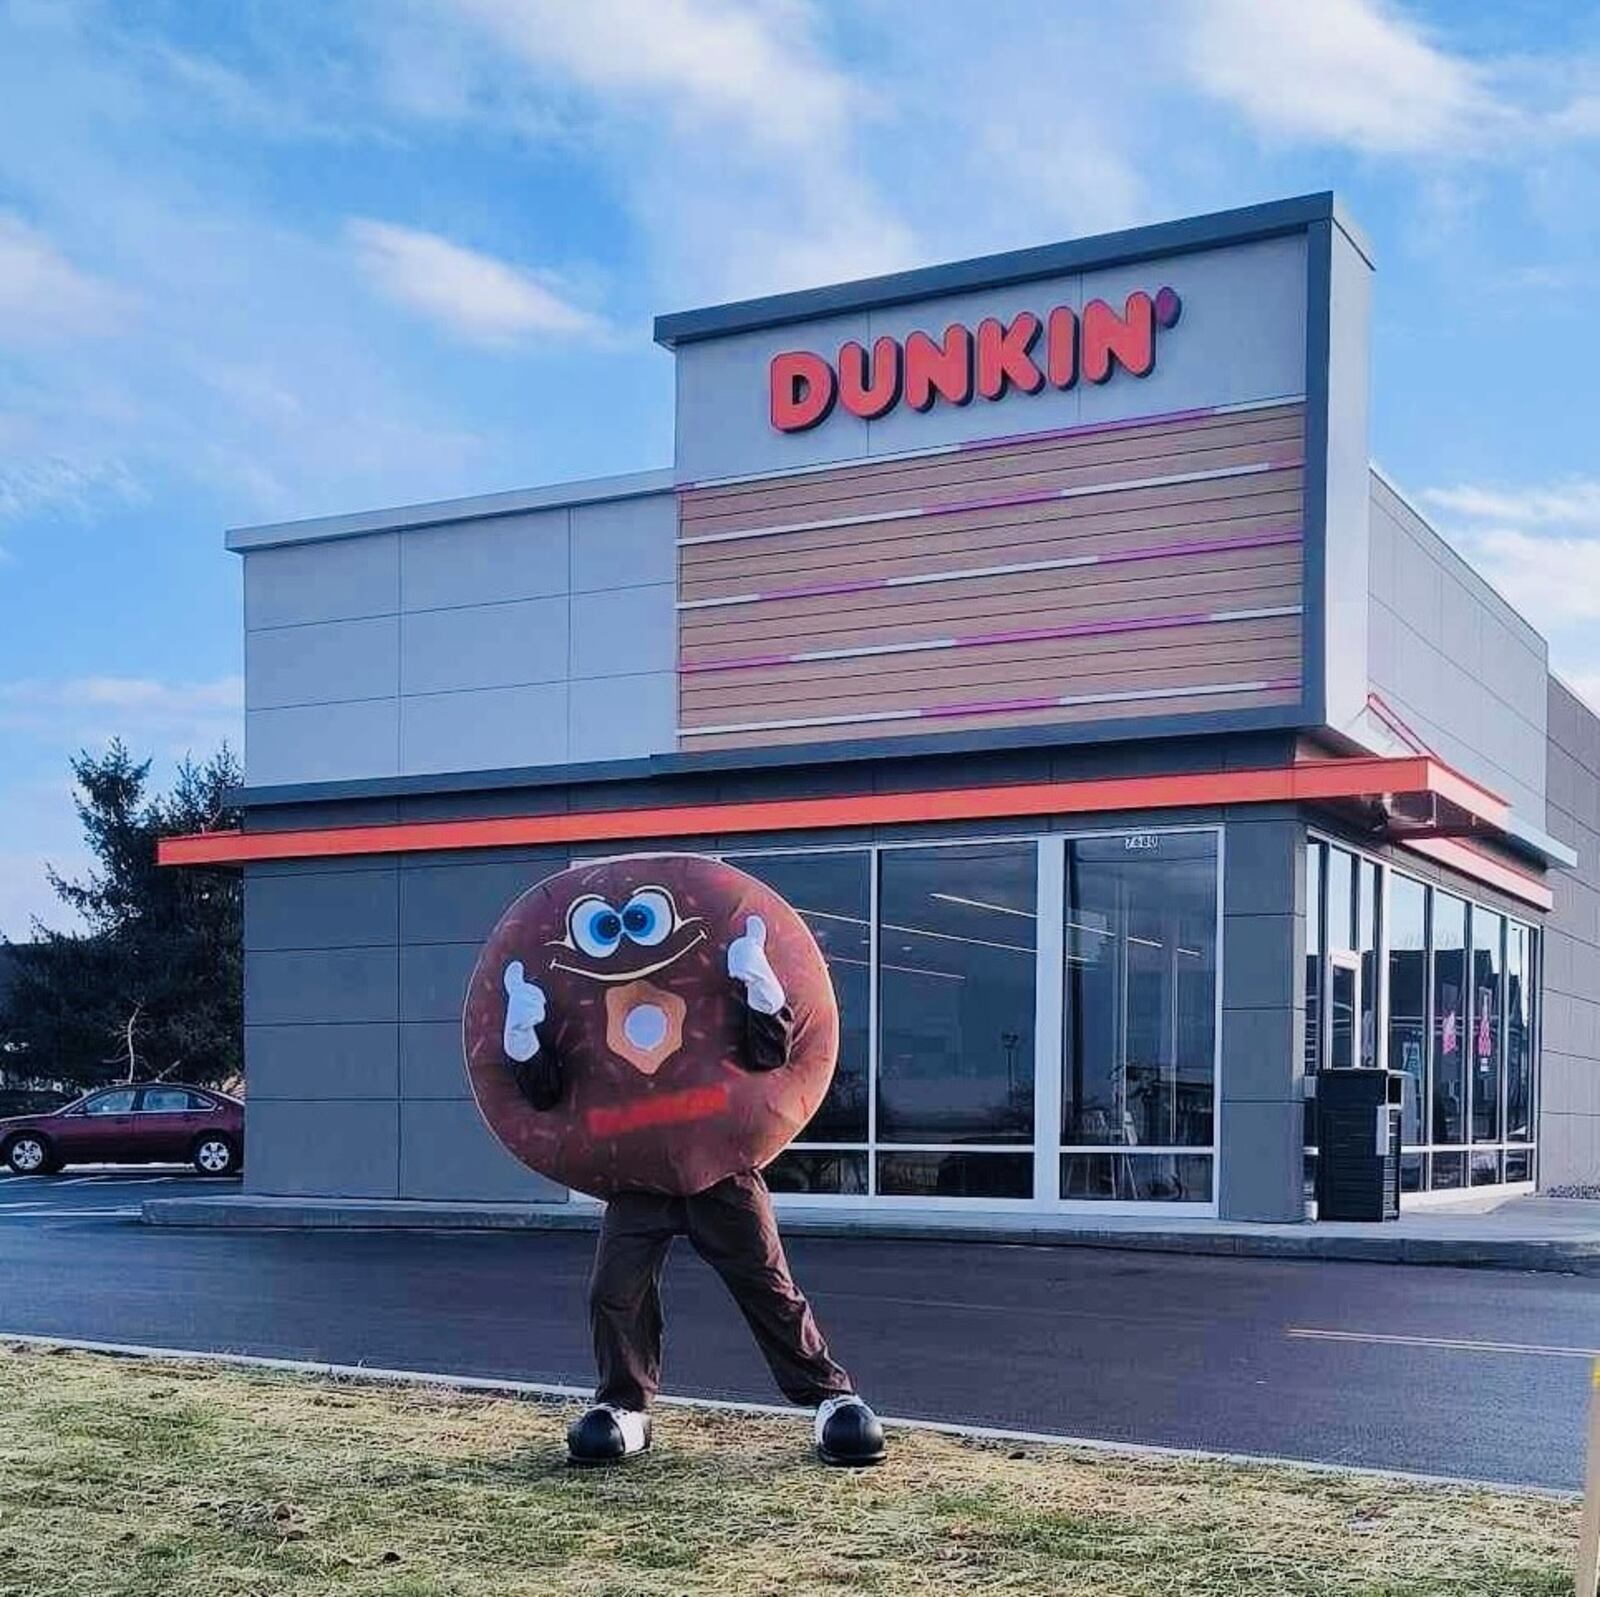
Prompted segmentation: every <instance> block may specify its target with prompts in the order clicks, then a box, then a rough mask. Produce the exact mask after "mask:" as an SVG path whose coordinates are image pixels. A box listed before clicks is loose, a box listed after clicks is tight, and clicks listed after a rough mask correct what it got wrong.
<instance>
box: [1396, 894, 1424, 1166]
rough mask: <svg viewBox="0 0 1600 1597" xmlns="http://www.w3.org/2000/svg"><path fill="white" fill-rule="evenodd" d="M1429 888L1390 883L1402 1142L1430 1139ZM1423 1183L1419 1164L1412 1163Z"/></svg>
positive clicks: (1406, 1144) (1412, 1142)
mask: <svg viewBox="0 0 1600 1597" xmlns="http://www.w3.org/2000/svg"><path fill="white" fill-rule="evenodd" d="M1427 911H1428V892H1427V889H1426V888H1425V887H1423V885H1422V883H1421V882H1414V881H1412V880H1411V878H1410V877H1409V876H1399V875H1396V876H1394V877H1392V878H1391V879H1390V882H1389V1068H1390V1069H1391V1070H1398V1071H1401V1072H1403V1073H1404V1075H1405V1078H1406V1079H1405V1086H1404V1096H1403V1097H1402V1098H1401V1107H1400V1141H1401V1143H1402V1144H1403V1145H1404V1146H1406V1147H1414V1146H1416V1145H1417V1144H1418V1143H1424V1142H1426V1141H1427V1140H1428V1129H1427V1127H1426V1125H1424V1123H1423V1113H1422V1106H1423V1104H1424V1103H1425V1102H1426V1087H1427V1064H1426V1058H1427V1044H1428V921H1427ZM1410 1168H1411V1169H1412V1170H1413V1171H1414V1172H1415V1173H1416V1177H1417V1180H1418V1182H1419V1183H1420V1179H1421V1166H1420V1163H1419V1164H1417V1165H1414V1166H1411V1167H1410Z"/></svg>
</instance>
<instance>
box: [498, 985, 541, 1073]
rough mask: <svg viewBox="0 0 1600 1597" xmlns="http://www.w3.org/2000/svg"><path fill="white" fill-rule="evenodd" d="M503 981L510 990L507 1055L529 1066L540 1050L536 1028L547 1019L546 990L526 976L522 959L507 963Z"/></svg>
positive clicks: (507, 1008)
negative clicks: (526, 978)
mask: <svg viewBox="0 0 1600 1597" xmlns="http://www.w3.org/2000/svg"><path fill="white" fill-rule="evenodd" d="M502 980H503V981H504V982H505V989H506V1030H505V1037H504V1039H503V1040H504V1045H505V1050H506V1057H507V1058H508V1059H514V1060H515V1061H516V1062H517V1063H518V1064H519V1065H525V1064H527V1062H528V1061H529V1060H530V1059H532V1058H533V1056H534V1055H535V1054H536V1053H538V1051H539V1033H538V1031H537V1029H536V1028H537V1027H538V1025H539V1023H540V1022H541V1021H542V1020H543V1019H544V1010H545V1003H544V989H543V988H542V987H540V986H539V985H538V984H537V983H535V982H531V981H525V980H524V979H523V975H522V961H521V960H520V959H514V960H512V961H511V963H510V964H509V965H507V966H506V973H505V976H504V977H503V978H502Z"/></svg>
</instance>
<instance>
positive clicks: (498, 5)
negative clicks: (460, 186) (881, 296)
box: [372, 0, 919, 307]
mask: <svg viewBox="0 0 1600 1597" xmlns="http://www.w3.org/2000/svg"><path fill="white" fill-rule="evenodd" d="M416 4H417V5H431V7H432V15H433V18H434V27H433V30H432V33H433V34H434V35H439V36H442V37H444V38H445V39H446V40H447V41H448V44H447V48H446V49H445V51H444V52H443V55H444V59H443V60H442V61H440V60H436V59H428V60H426V61H423V62H420V63H419V62H417V61H416V59H415V58H416V56H417V53H418V51H419V50H422V51H431V49H432V47H431V46H430V45H429V43H428V41H429V38H430V34H429V32H428V30H425V29H418V28H408V27H406V26H404V25H401V26H399V27H395V26H394V25H392V24H391V25H389V26H387V27H386V28H384V29H383V30H381V31H379V32H378V33H376V34H375V35H374V38H373V41H372V48H373V49H374V51H375V54H376V55H377V57H378V58H379V59H380V61H381V62H382V75H383V78H384V81H385V82H386V83H387V84H388V85H389V86H390V89H391V92H393V93H396V94H398V96H399V105H398V108H399V109H402V110H405V111H408V112H410V113H411V114H413V115H432V116H445V117H450V118H453V119H458V120H467V119H475V120H478V121H480V122H482V123H484V124H485V125H491V126H494V127H496V128H497V129H498V130H500V131H502V132H506V131H509V132H511V133H512V134H513V135H514V136H516V137H518V138H521V139H531V140H534V141H537V142H540V143H545V144H549V143H551V142H555V141H559V142H560V143H561V144H562V145H564V146H565V147H566V148H567V149H568V150H572V149H579V148H582V149H585V150H587V152H588V153H589V154H591V155H592V156H595V157H598V159H599V162H600V165H601V169H602V172H603V174H604V175H603V178H602V181H601V182H600V183H598V184H597V185H596V189H595V192H596V196H597V198H598V199H599V200H600V202H601V203H602V204H604V203H607V202H609V201H611V200H612V198H613V191H614V196H615V197H617V198H620V200H621V202H622V204H623V205H624V207H625V208H626V209H627V210H628V211H629V213H630V214H631V218H632V219H633V221H634V222H636V223H637V224H638V225H639V227H640V230H641V232H642V233H643V235H644V239H645V243H646V264H647V269H648V271H649V273H650V276H651V278H652V281H653V288H654V296H653V297H654V298H655V302H656V304H657V305H660V306H663V307H673V306H679V305H683V304H686V303H696V302H703V301H705V300H707V299H723V298H738V297H744V296H747V295H755V294H764V293H772V292H777V291H780V290H783V289H789V288H798V287H806V286H811V285H813V284H815V283H819V282H829V281H837V280H840V279H843V278H849V277H860V276H870V275H872V274H874V273H877V272H885V271H891V270H894V269H895V268H897V267H901V266H906V265H909V264H911V263H912V262H913V261H914V260H915V259H916V258H917V255H918V253H919V252H918V250H917V248H916V243H915V239H914V237H913V234H912V232H911V229H910V228H909V227H908V226H907V224H906V223H905V221H904V219H903V217H902V215H901V214H900V211H899V209H898V207H897V206H896V205H895V204H893V203H891V201H890V200H889V198H888V197H886V195H885V194H884V193H883V192H882V191H881V189H880V186H879V185H878V184H877V183H876V182H875V181H874V180H873V178H872V176H871V175H870V172H869V161H868V159H867V156H868V154H869V153H870V152H869V150H868V148H867V146H866V144H865V142H864V140H863V139H862V137H861V133H862V130H863V128H865V127H870V126H872V125H873V124H874V123H875V122H879V121H883V122H889V121H891V120H892V115H891V108H890V107H888V106H887V105H886V103H885V101H886V98H887V97H886V95H885V94H884V93H883V92H882V89H881V85H880V86H878V87H877V88H875V90H874V91H873V92H869V91H868V90H867V88H866V87H865V86H864V84H863V82H862V81H860V80H859V79H858V78H857V77H856V76H855V75H853V74H852V73H851V72H850V71H848V70H846V69H845V68H844V67H842V66H840V65H838V64H836V63H835V62H834V61H833V60H832V59H830V57H829V55H828V53H827V51H826V50H825V49H824V43H823V34H824V13H823V11H822V8H821V7H819V6H818V5H816V4H814V3H813V0H585V3H583V4H570V3H568V0H416ZM385 16H387V13H385ZM463 22H464V23H465V24H466V27H464V28H463V27H462V23H463ZM474 42H476V44H477V46H478V50H477V53H476V55H474V54H473V52H472V49H471V48H470V47H471V45H472V44H473V43H474ZM433 53H434V54H437V52H433Z"/></svg>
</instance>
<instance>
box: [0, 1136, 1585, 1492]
mask: <svg viewBox="0 0 1600 1597" xmlns="http://www.w3.org/2000/svg"><path fill="white" fill-rule="evenodd" d="M235 1186H236V1183H234V1182H229V1181H219V1180H206V1179H203V1178H199V1177H196V1176H195V1175H194V1174H193V1173H192V1172H190V1171H188V1170H187V1169H185V1168H182V1167H170V1168H158V1169H148V1168H147V1169H139V1170H69V1171H68V1172H66V1173H65V1174H63V1175H60V1176H56V1177H28V1178H18V1177H0V1337H3V1336H4V1335H6V1334H7V1333H11V1334H25V1335H35V1336H47V1337H65V1338H78V1339H85V1340H93V1341H97V1342H108V1343H118V1344H133V1345H139V1346H146V1347H158V1348H169V1349H186V1350H192V1351H204V1352H227V1353H243V1354H249V1355H255V1356H265V1357H271V1358H281V1359H297V1360H306V1361H310V1362H315V1363H328V1364H344V1365H367V1366H369V1367H372V1366H376V1367H379V1368H384V1369H391V1370H413V1371H420V1372H432V1373H438V1374H454V1375H466V1376H477V1377H486V1378H491V1379H500V1380H507V1379H509V1380H523V1381H535V1382H551V1383H560V1384H563V1385H569V1386H578V1387H587V1385H588V1384H589V1383H590V1381H591V1380H592V1379H593V1375H592V1365H591V1361H590V1351H589V1336H588V1324H587V1317H586V1313H585V1301H584V1299H585V1285H586V1281H587V1277H588V1271H589V1258H590V1253H591V1251H592V1248H593V1238H592V1236H590V1235H586V1234H583V1233H574V1232H526V1233H493V1232H426V1231H409V1232H407V1231H399V1232H349V1231H222V1230H209V1229H196V1230H177V1229H168V1228H165V1227H162V1228H156V1227H149V1226H144V1225H141V1224H140V1223H139V1220H138V1214H139V1207H140V1205H141V1203H142V1202H143V1200H144V1199H145V1198H147V1197H150V1196H163V1195H176V1194H178V1193H182V1192H185V1191H191V1192H193V1191H200V1192H208V1193H217V1192H226V1191H229V1190H233V1189H234V1188H235ZM790 1253H791V1257H792V1259H793V1261H794V1266H795V1271H796V1274H797V1276H798V1278H799V1279H800V1281H801V1283H802V1285H804V1287H805V1288H806V1290H807V1292H808V1293H809V1294H810V1295H811V1297H812V1299H813V1301H814V1303H815V1304H816V1307H817V1311H818V1315H819V1317H820V1319H821V1321H822V1324H823V1327H824V1329H825V1331H826V1333H827V1335H828V1336H829V1338H830V1341H831V1342H832V1344H833V1347H834V1350H835V1352H836V1353H837V1354H838V1355H839V1356H840V1357H841V1358H842V1359H843V1360H844V1361H845V1362H846V1363H847V1364H848V1365H849V1367H850V1368H851V1370H852V1371H853V1372H854V1374H855V1375H856V1377H857V1379H858V1381H859V1382H860V1383H861V1386H862V1388H863V1390H864V1391H865V1392H866V1394H867V1395H868V1396H869V1397H870V1398H871V1399H872V1400H873V1401H874V1402H875V1403H877V1404H878V1406H879V1407H881V1408H882V1409H883V1410H884V1411H885V1412H887V1413H890V1414H895V1415H902V1416H912V1417H916V1418H922V1419H930V1420H937V1421H945V1422H953V1423H961V1424H973V1425H989V1426H999V1427H1006V1428H1011V1429H1016V1430H1027V1431H1034V1432H1048V1433H1051V1434H1055V1435H1061V1436H1075V1437H1088V1438H1095V1439H1099V1440H1104V1441H1110V1442H1117V1443H1138V1444H1144V1445H1156V1446H1164V1447H1177V1448H1200V1449H1207V1450H1215V1451H1223V1452H1234V1453H1248V1454H1254V1455H1264V1456H1275V1457H1292V1458H1303V1459H1309V1460H1315V1461H1318V1462H1323V1463H1331V1464H1343V1465H1358V1466H1368V1467H1377V1468H1384V1469H1402V1470H1410V1471H1419V1472H1423V1473H1428V1474H1437V1475H1449V1476H1460V1477H1468V1478H1472V1479H1479V1480H1488V1481H1510V1482H1524V1483H1527V1484H1531V1485H1540V1486H1554V1487H1573V1486H1576V1485H1578V1484H1579V1482H1580V1479H1581V1473H1582V1462H1583V1447H1582V1429H1583V1415H1584V1410H1585V1407H1586V1404H1587V1401H1588V1391H1589V1366H1590V1362H1591V1360H1592V1358H1593V1357H1595V1356H1597V1355H1600V1278H1595V1277H1592V1276H1591V1277H1575V1276H1560V1275H1550V1274H1519V1273H1514V1272H1508V1271H1498V1270H1466V1269H1454V1268H1438V1267H1434V1268H1423V1267H1418V1266H1401V1265H1373V1264H1347V1263H1331V1262H1323V1261H1313V1260H1270V1259H1241V1258H1201V1257H1191V1256H1180V1255H1162V1254H1133V1253H1118V1252H1113V1251H1109V1250H1107V1251H1101V1250H1095V1249H1077V1248H1037V1247H1021V1246H1014V1245H1006V1244H999V1243H994V1244H990V1243H952V1242H938V1241H926V1242H891V1241H887V1240H884V1241H875V1240H867V1239H856V1238H824V1237H797V1238H794V1239H792V1241H791V1244H790ZM665 1291H666V1299H667V1309H668V1333H667V1370H666V1380H667V1389H668V1390H669V1391H670V1392H673V1393H677V1394H680V1395H685V1396H695V1397H713V1398H733V1399H739V1400H746V1401H757V1402H764V1403H770V1402H773V1401H775V1399H776V1394H775V1392H774V1391H773V1388H772V1384H771V1381H770V1378H769V1377H768V1375H767V1372H766V1370H765V1369H764V1367H763V1366H762V1364H761V1361H760V1359H759V1357H758V1356H757V1354H756V1352H755V1349H754V1346H753V1344H752V1343H751V1340H750V1338H749V1335H748V1333H747V1332H746V1330H745V1327H744V1325H743V1323H742V1322H741V1321H740V1319H739V1316H738V1313H737V1312H736V1310H735V1309H734V1307H733V1305H732V1303H731V1302H730V1301H729V1300H728V1298H727V1296H726V1295H725V1293H724V1292H723V1290H722V1288H721V1285H720V1283H719V1282H718V1281H717V1280H716V1278H715V1277H714V1276H713V1275H712V1273H711V1272H710V1271H709V1270H708V1269H707V1268H706V1267H705V1266H704V1265H703V1264H702V1263H701V1262H700V1261H699V1260H698V1259H697V1258H696V1257H695V1256H694V1255H693V1253H692V1252H691V1251H690V1250H689V1249H688V1248H687V1247H682V1246H680V1247H679V1248H678V1249H676V1250H675V1252H674V1254H673V1257H672V1260H671V1263H670V1265H669V1268H668V1271H667V1276H666V1281H665Z"/></svg>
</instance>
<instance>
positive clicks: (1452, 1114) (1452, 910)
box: [1432, 891, 1467, 1186]
mask: <svg viewBox="0 0 1600 1597" xmlns="http://www.w3.org/2000/svg"><path fill="white" fill-rule="evenodd" d="M1466 1050H1467V906H1466V905H1465V904H1464V903H1462V901H1461V900H1460V899H1459V898H1452V897H1451V896H1450V894H1448V893H1441V892H1437V891H1436V892H1435V893H1434V895H1433V1056H1432V1065H1433V1141H1434V1142H1436V1143H1457V1144H1459V1143H1462V1142H1465V1141H1466V1100H1467V1075H1466V1056H1467V1055H1466ZM1439 1169H1440V1162H1439V1160H1438V1159H1435V1161H1434V1170H1435V1173H1436V1179H1435V1181H1434V1185H1435V1186H1438V1185H1439V1184H1440V1183H1439V1181H1438V1179H1437V1172H1438V1171H1439ZM1447 1184H1448V1185H1451V1186H1460V1185H1462V1182H1461V1180H1460V1179H1459V1178H1456V1179H1453V1180H1450V1181H1448V1183H1447Z"/></svg>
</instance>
